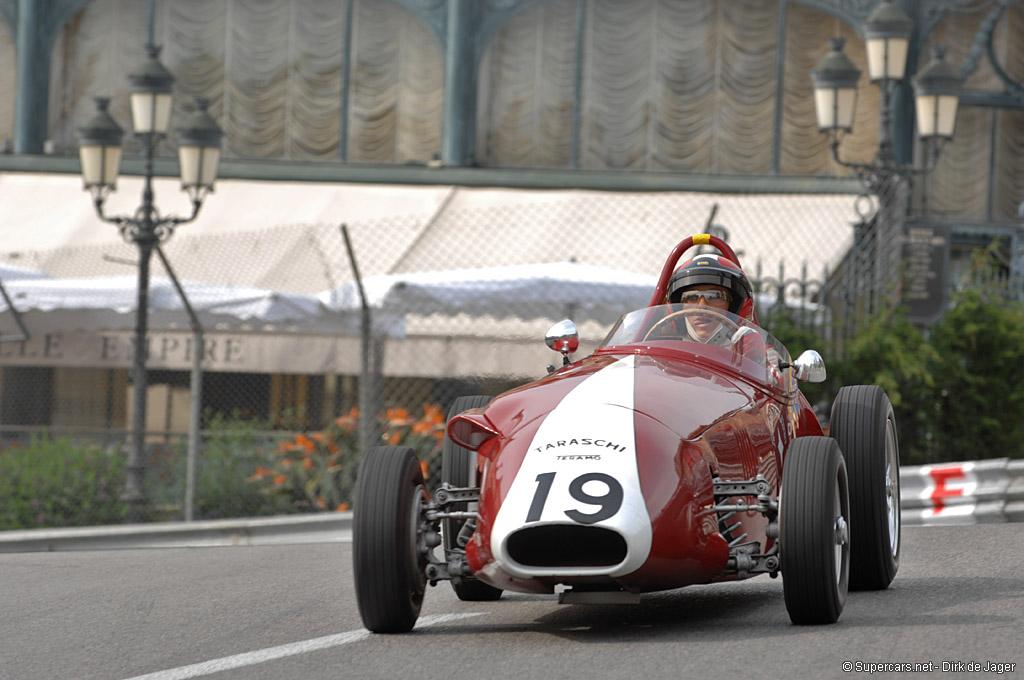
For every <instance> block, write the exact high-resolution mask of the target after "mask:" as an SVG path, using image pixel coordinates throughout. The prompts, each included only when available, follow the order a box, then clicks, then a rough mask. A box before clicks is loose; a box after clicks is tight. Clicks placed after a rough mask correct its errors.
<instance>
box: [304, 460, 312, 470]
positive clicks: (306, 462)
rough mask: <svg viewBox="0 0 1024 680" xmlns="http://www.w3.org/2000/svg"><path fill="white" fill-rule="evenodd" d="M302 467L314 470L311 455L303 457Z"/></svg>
mask: <svg viewBox="0 0 1024 680" xmlns="http://www.w3.org/2000/svg"><path fill="white" fill-rule="evenodd" d="M302 469H303V470H312V469H313V459H312V458H309V457H306V458H303V459H302Z"/></svg>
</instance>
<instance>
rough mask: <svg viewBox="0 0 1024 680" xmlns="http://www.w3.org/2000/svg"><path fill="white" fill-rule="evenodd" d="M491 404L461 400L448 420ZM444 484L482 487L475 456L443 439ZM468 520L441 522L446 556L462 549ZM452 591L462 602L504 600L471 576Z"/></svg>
mask: <svg viewBox="0 0 1024 680" xmlns="http://www.w3.org/2000/svg"><path fill="white" fill-rule="evenodd" d="M490 402H491V398H490V397H488V396H483V395H473V396H468V397H458V398H456V399H455V401H454V402H453V403H452V406H451V408H449V409H448V420H451V419H452V418H454V417H455V416H457V415H459V414H460V413H463V412H464V411H468V410H469V409H471V408H483V407H484V406H487V404H489V403H490ZM441 481H442V482H447V483H448V484H450V485H451V486H455V487H467V486H479V480H478V479H477V474H476V453H475V452H474V451H470V450H469V449H466V448H463V447H461V446H459V445H458V444H456V443H455V442H453V441H452V440H451V439H449V438H448V435H445V437H444V447H443V448H442V449H441ZM466 505H467V504H466V503H455V504H453V505H452V506H451V509H452V510H466V509H467V507H466ZM465 523H466V522H465V520H461V519H445V520H442V521H441V537H442V539H443V541H444V551H445V554H447V553H448V551H450V550H463V548H462V547H461V546H459V545H458V543H457V542H456V539H457V537H458V535H459V532H460V531H461V530H462V526H463V525H464V524H465ZM451 584H452V590H454V591H455V594H456V595H457V596H458V597H459V599H460V600H463V601H466V602H490V601H493V600H497V599H498V598H500V597H501V589H500V588H495V587H493V586H491V585H488V584H486V583H484V582H483V581H478V580H476V579H474V578H472V577H465V576H461V577H456V578H453V579H452V581H451Z"/></svg>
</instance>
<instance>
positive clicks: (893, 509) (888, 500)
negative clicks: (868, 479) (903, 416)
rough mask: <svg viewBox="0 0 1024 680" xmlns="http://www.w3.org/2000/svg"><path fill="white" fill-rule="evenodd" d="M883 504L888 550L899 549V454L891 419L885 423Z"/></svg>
mask: <svg viewBox="0 0 1024 680" xmlns="http://www.w3.org/2000/svg"><path fill="white" fill-rule="evenodd" d="M885 505H886V511H887V512H888V515H889V550H890V551H891V553H892V554H893V555H894V556H895V555H898V554H899V550H900V454H899V449H898V448H897V445H896V432H895V425H894V424H893V422H892V419H889V420H887V421H886V425H885Z"/></svg>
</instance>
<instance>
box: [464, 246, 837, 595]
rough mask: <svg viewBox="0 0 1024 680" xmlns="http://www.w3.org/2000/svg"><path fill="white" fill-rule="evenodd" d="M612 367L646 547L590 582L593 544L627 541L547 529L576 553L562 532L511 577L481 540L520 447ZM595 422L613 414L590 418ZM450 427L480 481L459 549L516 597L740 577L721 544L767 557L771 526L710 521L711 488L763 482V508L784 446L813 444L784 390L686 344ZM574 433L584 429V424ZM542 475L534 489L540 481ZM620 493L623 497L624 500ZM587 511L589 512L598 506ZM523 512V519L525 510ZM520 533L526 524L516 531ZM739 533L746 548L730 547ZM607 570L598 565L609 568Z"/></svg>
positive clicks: (573, 371) (558, 384) (488, 539)
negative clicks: (622, 385) (577, 559)
mask: <svg viewBox="0 0 1024 680" xmlns="http://www.w3.org/2000/svg"><path fill="white" fill-rule="evenodd" d="M694 238H697V237H694ZM710 238H713V237H710ZM690 240H691V239H687V241H690ZM687 241H684V242H683V244H680V246H682V245H684V244H686V243H687ZM712 244H713V245H717V244H714V243H713V242H712ZM685 250H686V248H679V247H677V252H674V253H673V256H674V257H675V258H678V257H679V255H681V254H682V252H684V251H685ZM730 253H731V251H730ZM672 265H674V261H673V260H672V258H670V261H669V263H666V271H668V272H670V271H671V266H672ZM662 278H663V281H662V282H661V285H660V288H661V289H662V292H661V294H660V295H659V293H658V292H657V291H656V292H655V295H654V298H653V300H659V299H660V298H661V297H663V295H664V293H663V288H664V284H665V283H666V282H667V276H663V277H662ZM785 358H786V359H788V355H787V356H785ZM623 361H628V362H629V366H630V367H631V371H632V374H631V375H632V381H633V383H632V384H633V388H632V392H633V393H632V397H631V404H632V409H633V410H632V416H631V417H632V434H633V437H634V441H633V442H631V443H630V444H631V445H632V446H633V450H635V474H636V476H637V478H638V481H639V490H640V494H641V495H642V504H643V506H644V509H645V510H646V516H647V518H649V526H650V528H649V542H644V541H647V539H646V538H644V541H641V542H642V543H643V546H645V547H643V548H642V549H643V550H644V551H645V553H644V555H643V559H642V563H640V562H638V563H637V566H636V568H631V569H630V570H629V571H628V573H615V574H611V575H610V574H593V573H590V571H588V569H590V570H591V571H594V568H593V565H600V564H601V563H602V561H601V555H600V551H601V549H602V548H600V547H593V548H591V546H594V545H602V543H601V542H602V541H604V540H605V539H606V538H607V539H608V546H609V547H608V549H609V551H612V552H614V551H616V550H621V547H620V545H619V541H625V542H626V543H627V544H628V543H629V541H630V540H631V537H630V536H628V535H627V536H625V537H624V538H615V539H614V540H611V539H610V538H608V536H607V534H608V533H609V532H602V531H600V530H599V529H597V528H594V527H595V526H597V524H599V523H594V524H591V525H573V524H572V523H571V522H569V521H568V520H565V521H564V522H562V523H560V524H559V525H558V526H555V527H553V528H552V529H551V531H552V532H557V531H563V530H564V531H576V530H578V531H588V532H591V533H589V534H586V538H585V539H582V540H581V542H580V543H579V545H578V547H577V548H576V549H574V550H570V549H568V548H566V549H564V550H562V549H561V546H560V543H561V540H560V538H561V536H562V534H558V533H551V534H546V535H545V536H547V537H548V538H547V539H546V540H545V541H543V542H541V541H538V544H537V545H533V544H527V545H528V547H527V548H523V549H522V550H523V554H527V555H529V561H530V563H531V564H532V565H534V566H532V567H523V566H522V564H518V563H517V565H516V568H512V565H511V564H510V560H509V558H508V557H507V556H506V557H504V558H502V557H501V556H499V555H496V554H495V546H494V544H493V542H492V538H493V537H492V531H493V530H494V527H495V522H496V518H497V517H498V515H499V512H500V511H501V509H502V506H503V504H504V503H505V502H506V500H507V498H508V497H509V491H510V489H511V488H512V485H513V482H514V481H515V480H516V477H517V474H518V473H519V472H520V469H521V468H522V467H523V466H524V460H526V457H527V455H528V452H529V451H530V447H531V446H533V447H534V448H538V447H537V441H536V438H537V436H538V430H539V429H540V428H541V427H542V425H543V424H544V423H545V421H546V420H547V418H548V417H549V415H550V414H551V413H552V411H553V410H555V409H556V407H558V405H559V404H560V403H562V401H563V400H564V399H565V398H566V396H567V395H569V394H570V392H573V390H575V389H577V388H578V387H579V386H580V385H581V383H583V382H584V381H586V380H588V379H590V378H593V377H594V376H595V375H597V374H598V373H600V372H601V371H602V370H604V369H608V368H610V367H612V365H613V364H616V362H623ZM595 403H596V404H597V405H598V407H600V409H606V408H610V407H608V406H607V405H606V404H603V403H601V402H600V399H598V400H597V401H596V402H595ZM606 412H607V413H618V411H615V410H611V411H601V413H606ZM599 417H600V416H599ZM583 420H585V419H583ZM456 427H458V428H460V430H459V431H460V435H459V436H458V437H456V436H453V439H455V440H456V441H459V442H460V443H463V444H464V445H465V444H467V443H472V444H474V446H472V447H471V448H475V449H476V450H477V453H478V469H479V472H480V484H481V492H480V503H479V518H478V523H477V528H476V531H475V533H474V534H473V536H472V538H471V540H470V542H469V544H468V545H467V547H466V558H467V562H468V565H469V567H470V569H471V570H472V572H473V574H474V576H475V577H476V578H478V579H480V580H481V581H484V582H486V583H488V584H490V585H492V586H495V587H498V588H501V589H505V590H512V591H520V592H551V591H552V589H553V588H554V586H555V585H557V584H563V585H567V586H572V587H579V586H584V587H591V588H595V589H602V588H605V589H608V588H621V589H623V590H627V591H631V592H648V591H654V590H664V589H669V588H677V587H680V586H685V585H690V584H697V583H707V582H712V581H717V580H728V579H734V578H737V576H736V574H735V573H730V572H728V571H727V570H726V564H727V561H728V560H729V557H730V548H729V542H730V541H732V542H739V543H749V542H757V543H758V545H759V547H760V550H762V551H764V550H767V549H768V548H769V547H770V546H771V545H772V538H770V537H769V536H768V535H767V534H766V529H767V527H768V519H767V518H766V517H765V516H764V515H763V514H761V513H758V512H754V511H747V512H739V513H736V514H735V515H734V516H733V517H732V518H731V519H730V520H729V522H728V526H726V525H725V524H723V523H722V522H720V518H719V515H718V513H716V511H715V510H714V509H713V508H714V506H715V504H716V499H715V497H714V492H713V487H712V480H713V479H714V478H719V479H721V480H750V479H754V478H757V477H758V476H759V475H760V476H762V477H763V478H764V479H765V480H767V481H768V482H769V483H770V484H771V489H772V491H771V496H772V497H773V498H775V499H777V495H778V486H779V480H780V479H781V476H782V464H783V462H784V461H783V456H784V452H785V451H786V448H787V446H788V444H789V442H790V441H791V440H792V439H793V438H794V437H798V436H808V435H821V434H822V430H821V427H820V425H819V423H818V420H817V418H816V416H815V415H814V413H813V412H812V410H811V408H810V406H809V404H808V403H807V401H806V399H805V398H804V397H803V395H801V394H800V392H799V391H798V390H797V389H796V385H795V380H792V379H789V378H779V377H778V375H777V374H774V373H772V371H770V370H767V369H766V368H765V366H764V365H761V366H758V365H756V364H754V363H753V362H750V361H746V360H744V359H742V358H738V357H737V356H736V355H734V354H731V353H729V352H728V351H726V350H723V349H722V348H719V347H709V346H703V345H699V344H697V343H693V342H637V343H632V344H616V345H613V346H604V347H602V348H600V349H598V350H597V351H596V352H595V353H594V354H593V355H591V356H589V357H587V358H585V359H583V360H581V361H578V362H576V363H574V364H572V365H570V366H566V367H564V368H563V369H561V370H560V371H558V372H556V373H553V374H551V375H549V376H547V377H545V378H543V379H541V380H538V381H536V382H534V383H531V384H529V385H526V386H524V387H521V388H519V389H516V390H513V391H510V392H507V393H505V394H502V395H500V396H498V397H496V398H495V399H494V400H493V401H491V402H490V404H489V405H488V406H487V407H486V408H485V409H482V410H474V411H469V412H467V413H466V414H463V415H460V416H457V417H456V418H454V419H453V420H452V422H451V423H450V425H449V433H450V434H452V433H453V432H455V428H456ZM580 427H586V423H581V424H580ZM467 432H473V433H475V435H476V439H475V440H473V441H472V442H470V441H469V440H470V437H468V436H467V435H466V433H467ZM571 441H572V442H577V440H576V439H573V440H571ZM579 441H583V442H584V443H586V444H588V446H589V448H588V449H587V450H588V451H589V450H600V447H601V446H604V447H606V449H609V450H612V451H614V450H615V447H618V446H619V442H612V441H610V440H609V441H608V442H604V440H600V439H598V440H593V441H592V440H590V439H581V440H579ZM481 442H482V443H481ZM562 443H563V442H562V441H559V442H557V443H555V444H548V446H549V447H550V446H561V445H562ZM566 450H568V447H567V449H566ZM605 455H606V456H607V453H605ZM581 458H586V457H585V456H581ZM630 460H632V459H630ZM586 464H587V463H586V460H583V461H581V462H580V463H579V465H578V466H575V467H573V468H572V470H573V473H576V472H577V471H583V470H586ZM528 474H530V475H531V479H528V480H526V482H528V483H530V484H531V485H534V484H535V483H534V480H533V479H532V473H528ZM552 474H553V473H552ZM541 476H542V475H541ZM541 476H538V477H537V482H538V483H539V481H540V477H541ZM526 482H523V483H526ZM530 488H533V487H532V486H531V487H530ZM609 493H610V492H609ZM625 495H626V496H627V497H628V495H629V492H628V488H627V491H626V492H625ZM588 498H589V497H588ZM598 500H599V501H601V498H599V499H598ZM746 500H748V501H750V502H753V500H754V499H753V497H749V498H747V499H746ZM586 502H587V503H589V504H592V505H593V507H600V504H599V502H598V501H593V500H587V501H586ZM601 502H603V501H601ZM627 502H628V498H627ZM583 507H584V508H585V509H589V508H590V506H589V505H584V506H583ZM517 512H518V511H517ZM521 514H523V515H524V516H525V515H526V514H527V508H526V507H523V508H522V511H521ZM645 521H646V520H645ZM737 522H739V525H738V526H737V525H736V523H737ZM524 527H527V528H528V527H529V525H528V524H527V523H524ZM578 527H582V528H581V529H579V528H578ZM742 534H746V536H745V537H742V538H738V537H741V536H742ZM581 535H582V534H581ZM565 536H569V534H565ZM590 536H593V537H594V538H595V539H596V540H593V541H592V540H591V538H590ZM510 540H511V539H510ZM566 540H567V541H570V542H571V539H568V538H567V539H566ZM503 545H504V544H503ZM646 546H649V547H646ZM530 550H533V551H535V553H536V554H535V553H531V552H530ZM591 551H593V554H591ZM545 552H546V553H548V554H550V555H553V556H552V557H551V558H550V560H548V558H546V557H545V556H544V555H543V554H542V553H545ZM574 554H582V555H584V556H585V557H583V558H581V559H583V560H585V561H586V564H584V565H583V566H581V567H580V569H579V573H576V572H573V570H572V566H573V565H572V561H573V555H574ZM616 554H618V553H616ZM615 559H617V557H616V558H609V563H610V562H611V561H614V560H615ZM599 570H600V569H597V571H599ZM531 571H535V572H536V573H531ZM553 572H558V573H553Z"/></svg>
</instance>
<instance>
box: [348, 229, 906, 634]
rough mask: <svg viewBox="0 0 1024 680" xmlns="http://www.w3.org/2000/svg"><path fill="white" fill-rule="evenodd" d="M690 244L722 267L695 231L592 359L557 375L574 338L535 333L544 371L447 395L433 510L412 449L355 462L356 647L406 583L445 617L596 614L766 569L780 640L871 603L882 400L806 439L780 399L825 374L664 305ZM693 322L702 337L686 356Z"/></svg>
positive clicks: (395, 627)
mask: <svg viewBox="0 0 1024 680" xmlns="http://www.w3.org/2000/svg"><path fill="white" fill-rule="evenodd" d="M695 245H710V246H713V247H715V248H717V249H718V251H719V252H720V253H721V257H720V258H718V261H721V259H722V258H724V259H725V260H728V261H729V262H728V263H726V264H728V265H729V266H731V267H732V266H734V267H735V269H736V270H737V271H739V272H742V270H741V269H740V267H739V262H738V259H737V258H736V254H735V253H734V252H733V251H732V249H731V248H730V247H729V246H728V245H727V244H726V243H725V242H724V241H722V240H721V239H718V238H717V237H714V236H710V235H707V234H699V235H696V236H692V237H690V238H687V239H685V240H684V241H682V242H681V243H680V244H679V245H678V246H676V248H675V249H674V250H673V252H672V254H671V255H670V256H669V258H668V260H667V261H666V263H665V266H664V269H663V270H662V273H661V277H660V279H659V281H658V285H657V288H656V290H655V291H654V294H653V296H652V298H651V303H650V305H649V306H648V307H647V308H644V309H640V310H637V311H633V312H630V313H628V314H626V315H624V316H623V317H622V318H621V319H620V320H619V322H618V323H617V324H616V325H615V326H614V327H613V328H612V330H611V332H610V333H609V334H608V336H607V338H606V339H605V341H604V342H603V343H602V344H601V346H600V347H599V348H598V349H597V350H596V351H595V352H594V353H593V354H592V355H590V356H588V357H586V358H584V359H582V360H578V361H575V362H573V361H571V360H570V358H569V355H570V354H571V353H572V352H574V351H576V349H577V348H578V344H579V341H578V334H577V332H576V328H575V326H574V325H573V324H572V323H571V322H570V321H563V322H560V323H559V324H556V325H555V326H554V327H553V328H552V329H551V331H549V333H548V337H547V343H548V345H549V346H550V347H552V348H553V349H555V350H557V351H559V352H560V353H561V354H562V355H563V365H562V366H561V368H559V369H558V370H554V369H553V368H552V370H551V372H550V373H549V374H548V375H547V376H545V377H544V378H541V379H539V380H537V381H535V382H532V383H530V384H528V385H525V386H523V387H520V388H517V389H514V390H511V391H509V392H506V393H504V394H501V395H499V396H497V397H494V398H493V399H491V398H489V397H483V396H472V397H461V398H459V399H457V400H456V402H455V403H454V405H453V406H452V408H451V411H450V414H449V422H448V428H447V436H446V439H445V442H444V451H443V458H442V473H441V476H442V481H441V484H440V486H439V487H438V488H437V489H435V490H434V492H433V493H430V492H429V491H428V490H427V488H426V487H425V484H424V479H423V476H422V472H421V468H420V464H419V461H418V460H417V458H416V455H415V453H414V451H413V450H412V449H410V448H405V447H397V446H381V447H375V448H373V449H370V450H369V451H366V452H365V454H364V457H363V461H362V465H361V467H360V471H359V482H358V489H357V495H356V499H355V510H354V524H353V542H354V546H353V554H354V574H355V587H356V594H357V600H358V604H359V611H360V614H361V616H362V619H363V623H364V624H365V625H366V627H367V628H368V629H369V630H371V631H374V632H379V633H393V632H403V631H408V630H410V629H411V628H412V627H413V626H414V625H415V622H416V619H417V617H418V615H419V611H420V606H421V604H422V601H423V596H424V592H425V590H426V584H427V583H430V584H431V585H435V584H436V583H437V582H438V581H442V580H448V581H450V582H451V584H452V587H453V588H454V590H455V592H456V593H457V595H458V596H459V597H460V598H461V599H463V600H496V599H498V598H499V597H500V596H501V593H502V591H504V590H509V591H516V592H525V593H558V601H559V602H562V603H614V602H636V601H638V600H639V598H640V595H641V593H646V592H652V591H659V590H667V589H673V588H679V587H682V586H687V585H693V584H701V583H713V582H719V581H732V580H740V579H746V578H750V577H753V576H757V575H759V574H768V575H769V576H771V577H775V576H778V575H779V574H782V577H783V583H782V587H783V592H784V596H785V602H786V609H787V611H788V613H789V616H790V619H791V620H792V621H793V622H794V623H798V624H805V623H808V624H813V623H831V622H834V621H836V620H837V619H838V618H839V615H840V613H841V612H842V609H843V604H844V602H845V600H846V595H847V590H848V589H883V588H886V587H888V585H889V583H890V582H891V581H892V579H893V578H894V577H895V575H896V570H897V568H898V566H899V555H900V505H899V498H900V495H899V450H898V443H897V435H896V424H895V420H894V417H893V410H892V406H891V404H890V403H889V399H888V397H887V396H886V394H885V392H884V391H883V390H882V389H880V388H878V387H875V386H869V385H859V386H854V387H843V388H842V389H840V391H839V393H838V395H837V397H836V400H835V402H834V404H833V406H832V413H831V420H830V427H829V430H830V432H829V436H825V435H824V433H823V431H822V428H821V426H820V425H819V423H818V419H817V417H816V416H815V414H814V413H813V412H812V410H811V408H810V405H809V404H808V402H807V400H806V398H805V397H804V396H803V395H802V394H801V393H800V391H799V388H798V381H801V380H803V381H812V382H816V381H822V380H824V379H825V366H824V363H823V361H822V359H821V357H820V355H818V353H817V352H815V351H813V350H808V351H805V352H804V353H803V354H801V355H800V357H799V358H797V359H796V360H792V359H791V358H790V355H789V352H788V351H787V350H786V348H785V347H783V346H782V344H781V343H779V342H778V341H777V340H776V339H775V338H773V337H772V336H771V335H770V334H768V333H767V332H766V331H764V330H763V329H761V328H760V327H759V326H758V325H757V323H756V316H755V315H754V314H753V312H752V309H749V308H748V309H747V310H745V311H744V310H738V313H733V312H731V311H724V310H720V309H712V308H711V307H710V306H709V305H708V304H705V303H704V302H699V304H686V301H687V300H690V301H691V302H692V300H693V299H698V301H699V297H700V295H703V293H700V294H696V295H691V296H690V297H686V296H683V297H682V298H681V302H672V301H670V298H669V295H668V292H669V286H670V281H672V280H673V273H674V272H677V269H676V265H677V264H678V262H679V260H680V258H681V256H682V254H683V253H684V252H686V251H687V250H688V249H690V248H691V247H693V246H695ZM698 257H701V256H698ZM680 269H681V268H680ZM744 280H745V277H744ZM703 288H704V289H708V288H709V287H708V286H704V287H703ZM709 295H713V294H709ZM751 297H752V296H751ZM710 300H711V298H710V297H709V298H707V301H710ZM704 326H713V327H714V328H715V329H717V336H718V337H719V339H720V340H721V341H719V342H704V341H701V340H698V339H695V338H694V334H695V329H699V328H701V327H704Z"/></svg>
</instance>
